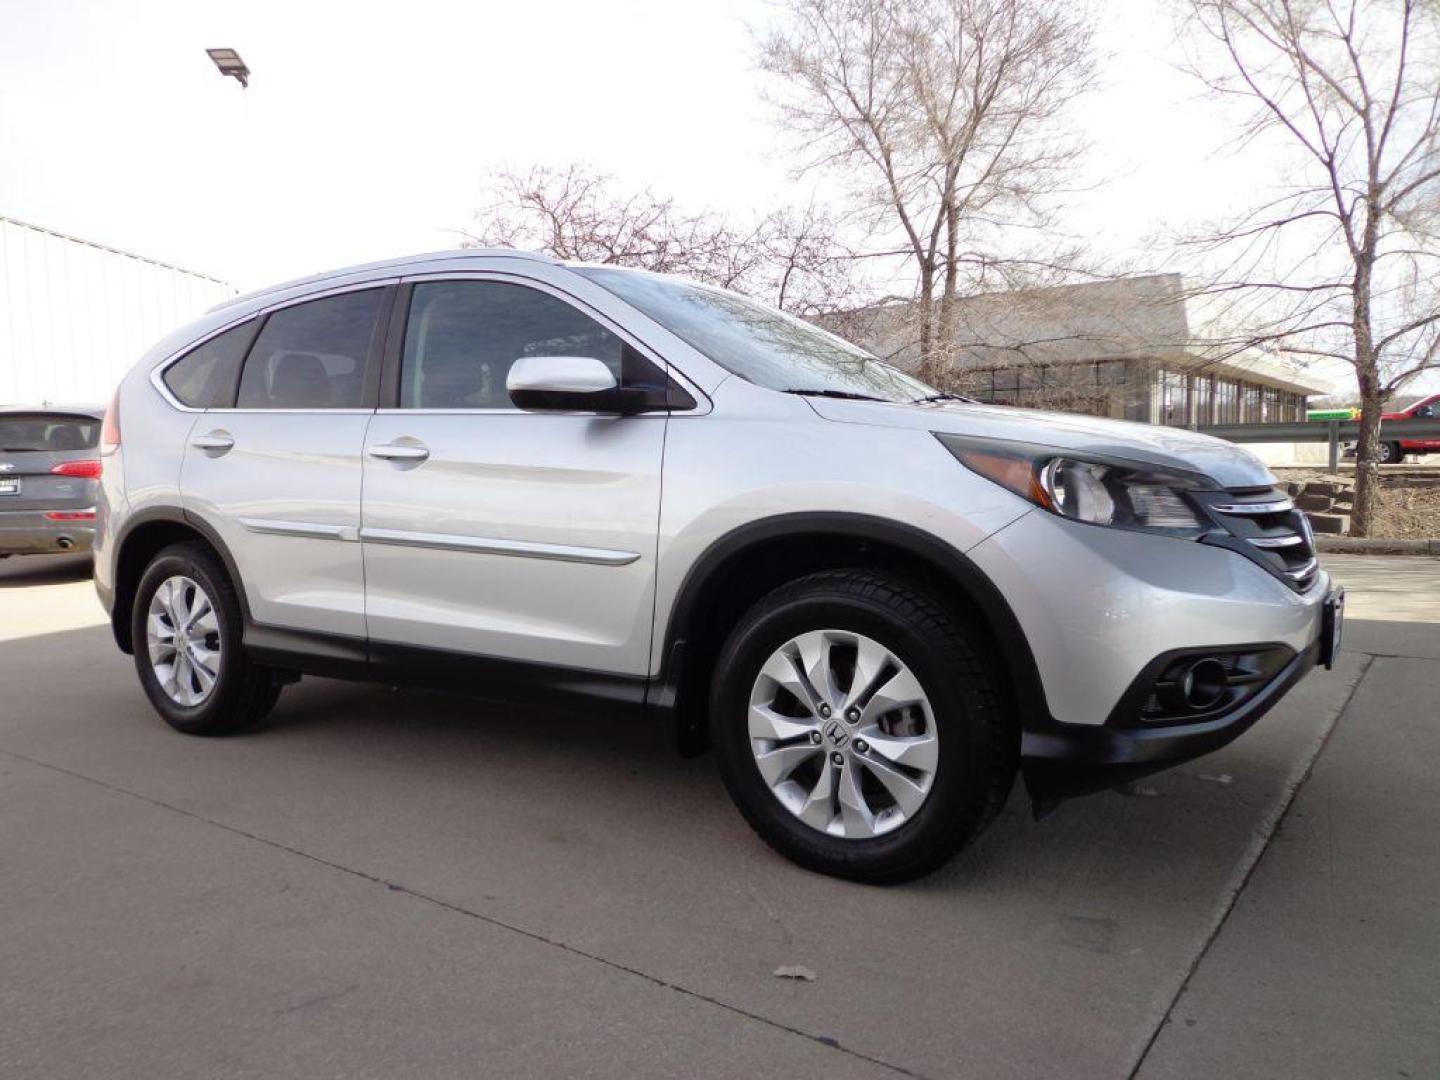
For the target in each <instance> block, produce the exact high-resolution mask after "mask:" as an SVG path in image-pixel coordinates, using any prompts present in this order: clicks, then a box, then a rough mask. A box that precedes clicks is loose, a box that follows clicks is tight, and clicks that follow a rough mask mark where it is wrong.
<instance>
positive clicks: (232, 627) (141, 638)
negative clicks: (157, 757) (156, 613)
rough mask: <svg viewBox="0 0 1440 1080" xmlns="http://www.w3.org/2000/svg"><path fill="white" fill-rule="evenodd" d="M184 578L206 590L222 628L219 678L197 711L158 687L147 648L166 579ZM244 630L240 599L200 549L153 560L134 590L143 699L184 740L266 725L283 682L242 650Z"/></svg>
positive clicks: (183, 547)
mask: <svg viewBox="0 0 1440 1080" xmlns="http://www.w3.org/2000/svg"><path fill="white" fill-rule="evenodd" d="M176 575H183V576H185V577H188V578H190V579H192V580H193V581H195V582H196V584H198V585H199V586H200V587H201V588H203V589H204V590H205V593H206V595H208V596H209V597H210V599H211V603H212V605H213V606H214V608H215V612H216V615H217V622H218V624H219V644H220V665H219V675H218V677H217V679H216V681H215V685H214V688H213V689H212V690H211V691H210V694H209V696H208V697H207V698H206V699H205V700H204V701H202V702H201V703H200V704H199V705H195V706H185V705H181V704H180V703H179V702H177V701H175V700H173V699H172V698H171V697H170V695H169V694H167V693H166V692H165V690H164V688H163V687H162V686H161V685H160V680H159V679H158V678H157V677H156V674H155V671H154V668H153V667H152V666H151V663H150V653H149V649H148V647H147V645H146V641H147V635H146V619H147V615H148V612H149V610H150V601H151V599H152V598H153V597H154V595H155V591H156V589H158V588H159V587H160V585H161V583H163V582H164V581H165V580H166V579H167V578H170V577H174V576H176ZM242 626H243V620H242V616H241V607H240V598H239V596H238V595H237V594H236V591H235V586H234V584H233V583H232V582H231V581H230V578H229V575H228V574H226V572H225V568H224V566H223V565H222V564H221V563H220V560H219V559H217V558H216V557H215V555H214V554H213V553H212V552H211V551H210V550H209V549H208V548H206V547H205V546H203V545H202V544H196V543H185V544H174V545H172V546H170V547H167V548H165V549H164V550H163V551H161V552H160V553H159V554H158V555H156V556H155V558H153V559H152V560H150V565H149V566H147V567H146V568H145V573H144V574H143V575H142V576H141V578H140V585H139V587H138V588H137V589H136V590H135V606H134V607H133V608H132V609H131V612H130V640H131V641H132V642H133V648H134V653H135V670H136V671H137V672H138V673H139V675H140V685H141V686H142V687H144V689H145V696H146V697H148V698H149V699H150V704H151V705H153V706H155V711H156V712H158V713H159V714H160V715H161V717H163V718H164V720H165V722H166V723H167V724H169V725H170V726H171V727H173V728H174V729H175V730H176V731H181V732H184V733H185V734H186V735H230V734H233V733H235V732H238V731H244V730H247V729H248V728H251V727H253V726H254V725H255V724H257V723H259V722H260V720H262V719H264V717H265V715H266V714H267V713H269V712H270V710H271V709H272V708H274V706H275V702H276V699H278V698H279V696H280V681H279V679H278V678H277V676H276V672H274V671H272V670H271V669H270V668H265V667H261V666H259V665H257V664H254V663H252V662H251V661H250V660H249V658H247V657H246V656H245V653H244V652H243V650H242V649H241V648H240V635H241V629H242Z"/></svg>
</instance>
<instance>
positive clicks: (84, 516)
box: [42, 508, 95, 521]
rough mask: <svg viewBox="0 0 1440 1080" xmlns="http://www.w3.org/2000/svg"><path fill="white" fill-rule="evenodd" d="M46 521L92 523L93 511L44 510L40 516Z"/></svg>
mask: <svg viewBox="0 0 1440 1080" xmlns="http://www.w3.org/2000/svg"><path fill="white" fill-rule="evenodd" d="M42 516H43V517H44V518H45V520H46V521H94V520H95V511H94V509H93V508H92V509H90V510H46V511H45V513H44V514H43V515H42Z"/></svg>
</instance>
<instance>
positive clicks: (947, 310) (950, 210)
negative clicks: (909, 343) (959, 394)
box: [935, 198, 960, 390]
mask: <svg viewBox="0 0 1440 1080" xmlns="http://www.w3.org/2000/svg"><path fill="white" fill-rule="evenodd" d="M959 233H960V214H959V210H958V208H957V207H956V206H955V201H954V199H953V198H951V199H949V200H947V202H946V206H945V279H944V283H943V284H942V286H941V289H940V315H939V319H938V320H937V322H936V327H935V340H936V353H937V361H938V362H937V363H936V365H935V366H936V368H937V369H938V370H937V372H936V375H937V378H938V379H943V381H936V382H935V385H936V386H938V387H940V389H942V390H948V389H950V385H951V382H952V375H953V371H952V369H953V367H954V361H955V293H956V292H957V291H958V290H957V285H958V282H959V279H960V264H959V263H958V262H957V260H956V255H957V248H958V245H959Z"/></svg>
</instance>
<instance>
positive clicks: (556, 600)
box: [361, 275, 666, 677]
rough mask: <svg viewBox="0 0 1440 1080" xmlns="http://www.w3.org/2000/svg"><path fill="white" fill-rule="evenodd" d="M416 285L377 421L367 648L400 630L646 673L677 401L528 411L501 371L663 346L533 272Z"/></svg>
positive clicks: (403, 638)
mask: <svg viewBox="0 0 1440 1080" xmlns="http://www.w3.org/2000/svg"><path fill="white" fill-rule="evenodd" d="M404 291H405V292H406V293H408V297H406V298H404V299H402V301H401V304H400V305H397V319H398V318H400V313H399V311H398V308H399V307H401V306H403V307H404V309H405V312H404V314H405V317H406V321H405V323H404V332H403V346H401V347H399V348H397V349H396V350H395V352H394V356H395V358H396V363H397V366H398V371H397V374H396V378H395V386H394V387H393V388H392V389H391V391H390V392H391V393H392V394H393V395H394V396H393V398H392V399H391V400H390V401H389V404H390V405H391V406H392V407H382V408H381V409H380V410H379V411H378V412H377V413H376V416H375V419H374V420H373V422H372V423H371V425H370V431H369V435H368V436H367V438H366V456H365V466H364V468H365V499H364V514H363V522H362V529H361V538H362V546H363V548H364V552H365V580H366V611H367V621H368V625H369V632H370V638H371V648H372V654H374V655H377V656H379V655H382V654H384V652H385V646H386V644H387V643H390V644H397V645H409V646H419V647H422V648H426V649H436V650H445V651H447V652H451V653H456V652H459V653H470V654H476V655H482V656H489V657H496V658H502V659H506V660H522V661H532V662H537V663H544V664H551V665H559V666H562V667H566V668H585V669H590V670H598V671H604V672H608V673H612V674H620V675H643V674H645V673H646V671H647V668H648V654H649V645H650V631H651V621H652V606H653V599H654V584H655V550H656V534H657V524H658V515H659V510H660V467H661V458H662V454H663V450H664V441H665V426H666V414H665V413H652V414H648V415H641V416H630V417H619V416H600V415H594V414H580V413H530V412H521V411H520V410H518V409H516V408H515V407H514V406H513V405H512V404H511V403H510V398H509V395H508V393H507V392H506V388H505V381H506V376H507V375H508V373H509V369H510V365H511V364H512V363H514V361H515V360H516V359H518V358H520V357H522V356H541V355H565V356H591V357H595V358H598V359H600V360H603V361H604V362H605V363H607V364H609V365H610V366H611V368H612V370H613V371H615V372H616V374H617V375H619V374H620V373H621V371H622V366H623V365H625V364H626V363H627V362H628V363H630V364H632V365H647V364H651V363H652V361H650V360H647V359H646V358H645V357H644V356H643V355H642V354H641V353H640V352H639V350H638V349H637V348H636V347H635V344H634V343H632V342H631V341H630V340H629V339H627V338H624V337H622V336H621V332H620V330H619V328H618V327H617V326H615V325H613V324H611V323H609V322H607V321H605V320H604V319H603V318H602V317H601V316H600V315H599V314H598V313H597V312H595V311H592V310H589V309H582V307H581V306H580V305H579V303H578V302H577V301H576V300H574V299H573V298H572V297H570V296H568V295H567V294H565V293H563V292H562V291H560V290H559V289H557V288H555V287H553V286H551V285H547V284H544V283H541V282H538V281H533V280H528V279H507V278H505V277H503V276H501V275H495V276H470V277H466V278H460V279H441V280H424V281H416V282H414V283H413V284H412V285H410V286H408V287H407V288H406V289H405V290H404ZM650 370H651V371H653V370H654V368H653V367H652V368H651V369H650ZM656 374H659V373H658V372H657V373H656ZM660 377H662V378H663V375H660ZM477 677H478V676H477Z"/></svg>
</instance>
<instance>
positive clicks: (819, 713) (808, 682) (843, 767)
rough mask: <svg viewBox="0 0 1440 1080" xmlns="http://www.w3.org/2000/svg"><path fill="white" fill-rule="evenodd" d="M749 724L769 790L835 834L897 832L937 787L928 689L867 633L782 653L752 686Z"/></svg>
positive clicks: (836, 633)
mask: <svg viewBox="0 0 1440 1080" xmlns="http://www.w3.org/2000/svg"><path fill="white" fill-rule="evenodd" d="M748 722H749V735H750V748H751V752H752V753H753V754H754V757H755V764H756V766H757V767H758V768H759V770H760V775H761V777H762V778H763V779H764V780H765V783H766V784H767V785H768V786H769V788H770V791H771V792H772V793H773V794H774V796H775V797H776V798H777V799H778V800H779V801H780V803H781V805H783V806H784V807H785V808H786V809H787V810H789V811H790V812H791V813H792V814H794V815H795V816H796V817H798V818H799V819H800V820H801V821H803V822H805V824H807V825H809V826H810V827H811V828H814V829H817V830H819V831H820V832H823V833H826V834H827V835H830V836H836V837H840V838H843V839H851V840H861V839H868V838H870V837H875V836H880V835H882V834H884V833H887V832H890V831H891V830H893V829H896V828H899V827H900V826H901V825H903V824H904V823H905V822H906V821H908V820H910V819H911V818H913V817H914V816H915V814H916V813H918V812H919V810H920V808H921V807H922V806H923V805H924V803H925V800H926V798H927V797H928V796H929V794H930V790H931V788H932V787H933V785H934V782H935V769H936V766H937V764H938V762H939V754H940V743H939V733H938V732H937V730H936V727H935V716H934V712H933V711H932V709H931V707H930V701H929V699H928V698H927V697H926V694H925V690H924V688H923V687H922V686H921V685H920V681H919V679H917V678H916V677H915V675H914V673H913V672H912V671H911V670H910V668H909V667H908V666H907V665H906V664H905V662H904V661H903V660H901V659H900V658H899V657H898V656H896V655H895V653H894V652H892V651H891V650H890V649H887V648H886V647H885V646H884V645H881V644H880V643H879V642H877V641H874V640H872V639H871V638H868V637H865V636H864V635H863V634H857V633H853V632H850V631H847V630H816V631H812V632H810V633H806V634H801V635H800V636H798V637H795V638H792V639H790V640H789V641H787V642H785V644H783V645H781V646H780V647H779V648H778V649H776V650H775V651H774V652H773V653H772V654H771V655H770V658H769V659H768V660H766V662H765V664H764V666H763V667H762V668H761V669H760V674H759V676H758V677H757V678H756V680H755V685H754V687H753V689H752V690H751V694H750V708H749V718H748Z"/></svg>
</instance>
